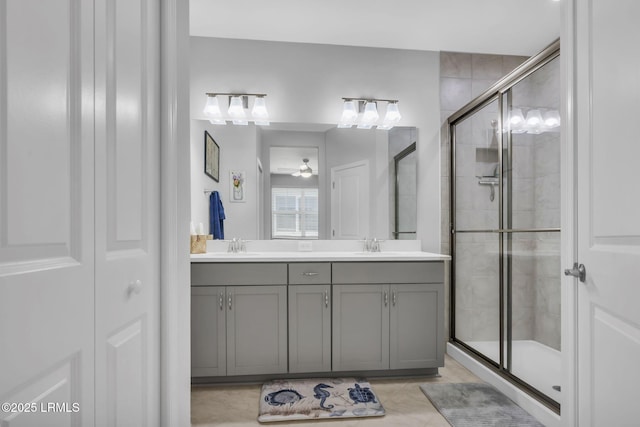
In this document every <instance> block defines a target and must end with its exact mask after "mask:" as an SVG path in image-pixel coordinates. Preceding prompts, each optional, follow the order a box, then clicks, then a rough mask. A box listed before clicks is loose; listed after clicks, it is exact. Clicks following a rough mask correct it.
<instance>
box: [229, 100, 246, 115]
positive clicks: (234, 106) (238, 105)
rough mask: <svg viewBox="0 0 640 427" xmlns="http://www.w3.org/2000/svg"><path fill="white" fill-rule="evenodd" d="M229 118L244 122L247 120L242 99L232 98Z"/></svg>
mask: <svg viewBox="0 0 640 427" xmlns="http://www.w3.org/2000/svg"><path fill="white" fill-rule="evenodd" d="M229 116H231V118H232V119H233V120H234V121H236V120H239V121H244V120H247V114H246V113H245V112H244V108H243V106H242V98H241V97H239V96H232V97H231V100H230V101H229Z"/></svg>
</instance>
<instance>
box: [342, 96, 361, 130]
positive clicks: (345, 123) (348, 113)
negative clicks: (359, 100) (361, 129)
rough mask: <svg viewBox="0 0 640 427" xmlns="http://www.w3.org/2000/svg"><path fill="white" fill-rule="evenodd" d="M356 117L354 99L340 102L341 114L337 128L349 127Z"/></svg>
mask: <svg viewBox="0 0 640 427" xmlns="http://www.w3.org/2000/svg"><path fill="white" fill-rule="evenodd" d="M357 119H358V108H357V107H356V102H355V101H344V103H343V104H342V116H341V117H340V121H339V122H338V127H339V128H350V127H351V126H353V125H354V124H355V122H356V120H357Z"/></svg>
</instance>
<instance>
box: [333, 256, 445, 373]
mask: <svg viewBox="0 0 640 427" xmlns="http://www.w3.org/2000/svg"><path fill="white" fill-rule="evenodd" d="M443 279H444V264H443V263H442V262H437V263H436V262H432V263H411V262H393V263H392V262H389V263H339V264H337V263H336V264H334V267H333V281H334V285H333V292H334V307H333V370H334V371H345V370H382V369H414V368H415V369H419V368H433V367H438V366H443V363H444V324H443V321H444V311H443V310H444V285H443ZM361 283H368V284H366V285H365V284H361ZM371 283H377V284H371Z"/></svg>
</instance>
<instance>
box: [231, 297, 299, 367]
mask: <svg viewBox="0 0 640 427" xmlns="http://www.w3.org/2000/svg"><path fill="white" fill-rule="evenodd" d="M226 305H227V375H251V374H275V373H284V372H287V287H286V286H227V301H226Z"/></svg>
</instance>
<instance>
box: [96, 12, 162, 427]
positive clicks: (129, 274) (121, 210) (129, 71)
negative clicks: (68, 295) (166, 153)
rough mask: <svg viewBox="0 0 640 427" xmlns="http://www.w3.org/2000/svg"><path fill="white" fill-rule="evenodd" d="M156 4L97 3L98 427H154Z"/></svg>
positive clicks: (156, 401) (157, 282) (157, 369)
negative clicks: (102, 426) (101, 426)
mask: <svg viewBox="0 0 640 427" xmlns="http://www.w3.org/2000/svg"><path fill="white" fill-rule="evenodd" d="M158 22H159V2H158V1H154V0H115V1H107V0H99V1H96V82H95V84H96V159H95V174H96V192H95V199H96V205H95V206H96V213H95V215H96V233H95V238H96V338H95V340H96V420H97V421H98V423H99V424H100V425H107V426H114V427H115V426H136V427H142V426H157V425H159V413H160V406H159V390H160V381H159V377H160V364H159V360H160V338H159V328H160V326H159V306H160V280H159V279H160V278H159V249H160V248H159V245H160V239H159V232H160V228H159V218H160V211H159V209H160V195H159V181H160V174H159V152H160V147H159V141H160V135H159V118H158V117H159V108H158V105H159V102H160V99H159V60H160V59H159V28H158Z"/></svg>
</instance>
